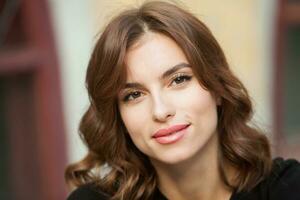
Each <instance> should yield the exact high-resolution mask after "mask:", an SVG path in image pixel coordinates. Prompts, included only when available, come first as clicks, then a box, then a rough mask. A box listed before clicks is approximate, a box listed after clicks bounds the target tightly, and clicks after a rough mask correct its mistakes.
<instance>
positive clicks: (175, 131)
mask: <svg viewBox="0 0 300 200" xmlns="http://www.w3.org/2000/svg"><path fill="white" fill-rule="evenodd" d="M189 126H190V124H182V125H175V126H171V127H169V128H166V129H160V130H158V131H157V132H155V134H154V135H153V136H152V138H154V139H155V140H156V142H158V143H160V144H172V143H175V142H177V141H179V140H180V139H181V138H182V137H183V136H184V134H185V133H186V131H185V130H186V129H187V128H188V127H189Z"/></svg>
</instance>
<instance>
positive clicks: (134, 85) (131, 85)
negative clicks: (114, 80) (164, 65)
mask: <svg viewBox="0 0 300 200" xmlns="http://www.w3.org/2000/svg"><path fill="white" fill-rule="evenodd" d="M186 67H191V65H190V64H188V63H184V62H182V63H179V64H177V65H175V66H173V67H171V68H170V69H168V70H167V71H165V72H164V73H163V74H162V75H161V77H160V79H165V78H167V77H168V76H170V75H172V74H173V73H175V72H177V71H178V70H180V69H182V68H186ZM127 88H143V86H142V85H141V84H140V83H126V84H125V86H124V88H123V89H127Z"/></svg>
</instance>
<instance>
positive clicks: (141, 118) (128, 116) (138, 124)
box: [120, 106, 149, 141]
mask: <svg viewBox="0 0 300 200" xmlns="http://www.w3.org/2000/svg"><path fill="white" fill-rule="evenodd" d="M145 113H146V112H145V108H144V107H143V106H137V107H126V108H121V109H120V114H121V117H122V120H123V122H124V125H125V127H126V129H127V131H128V133H129V135H130V137H131V139H132V140H133V141H135V140H137V139H138V138H140V137H141V136H142V131H143V132H144V131H145V125H146V124H148V123H149V122H148V123H147V121H148V120H147V116H146V115H145Z"/></svg>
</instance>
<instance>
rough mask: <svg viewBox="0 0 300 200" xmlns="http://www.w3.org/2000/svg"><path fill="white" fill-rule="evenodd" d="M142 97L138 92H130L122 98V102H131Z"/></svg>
mask: <svg viewBox="0 0 300 200" xmlns="http://www.w3.org/2000/svg"><path fill="white" fill-rule="evenodd" d="M141 95H142V93H141V92H139V91H134V92H130V93H129V94H127V95H126V96H125V97H124V98H123V101H124V102H127V101H132V100H134V99H136V98H139V97H140V96H141Z"/></svg>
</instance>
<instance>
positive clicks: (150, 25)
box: [65, 1, 272, 199]
mask: <svg viewBox="0 0 300 200" xmlns="http://www.w3.org/2000/svg"><path fill="white" fill-rule="evenodd" d="M147 32H155V33H160V34H164V35H166V36H168V37H170V38H171V39H173V40H174V41H175V42H176V43H177V44H178V45H179V46H180V47H181V49H182V50H183V52H184V53H185V55H186V57H187V59H188V61H189V63H190V65H191V67H192V69H193V71H194V73H195V76H196V77H197V79H198V80H199V83H200V84H201V85H202V86H203V87H205V88H207V89H208V90H209V91H210V92H211V93H212V94H214V95H216V96H217V97H219V98H220V99H221V105H220V106H218V108H217V109H218V127H217V128H218V133H219V157H218V165H219V171H220V174H221V178H222V180H223V181H224V183H225V184H226V185H227V186H228V187H230V188H231V189H234V190H237V191H242V190H243V191H247V190H250V189H251V188H253V187H254V186H256V185H257V184H258V183H259V182H260V181H261V180H263V179H264V177H266V176H267V175H268V174H269V173H270V168H271V165H272V161H271V155H270V147H269V143H268V140H267V138H266V136H265V135H264V134H263V133H262V132H261V131H259V130H258V129H256V128H254V127H252V126H250V125H249V121H250V120H251V118H252V112H253V110H252V105H251V101H250V97H249V95H248V93H247V90H246V89H245V87H244V86H243V84H242V83H241V82H240V80H239V79H238V78H237V77H236V76H235V75H234V74H233V73H232V71H231V70H230V69H229V65H228V63H227V61H226V58H225V55H224V53H223V51H222V49H221V47H220V46H219V44H218V42H217V41H216V39H215V38H214V36H213V35H212V33H211V31H210V30H209V29H208V28H207V27H206V25H205V24H204V23H203V22H201V21H200V20H199V19H197V18H196V17H195V16H194V15H192V14H191V13H189V12H188V11H186V10H184V9H182V8H180V7H178V6H177V5H175V4H172V3H166V2H159V1H152V2H147V3H144V4H143V5H141V6H140V7H139V8H134V9H130V10H126V11H123V12H122V13H120V14H119V15H118V16H116V17H115V18H113V19H112V20H111V21H110V22H109V23H108V25H107V26H106V27H105V29H104V31H103V32H102V34H101V35H100V37H99V39H98V41H97V43H96V45H95V47H94V50H93V53H92V55H91V58H90V61H89V64H88V68H87V74H86V87H87V90H88V94H89V97H90V106H89V108H88V110H87V111H86V113H85V114H84V116H83V117H82V120H81V123H80V137H81V139H82V140H83V141H84V143H85V145H86V146H87V147H88V154H87V155H86V157H85V158H84V159H83V160H81V161H80V162H78V163H75V164H72V165H69V166H68V167H67V169H66V172H65V179H66V182H67V183H68V185H70V186H73V187H78V186H80V185H83V184H87V183H91V182H93V183H96V185H97V186H98V187H99V188H100V189H101V190H102V191H105V192H107V193H108V194H110V195H111V196H112V197H111V199H152V198H153V193H154V191H155V189H156V188H157V186H158V185H157V184H158V183H157V176H156V172H155V170H154V168H153V166H152V165H151V163H150V161H149V160H148V158H147V156H146V155H144V154H143V153H142V152H140V151H139V150H138V149H137V148H136V147H135V145H134V144H133V142H132V141H131V139H130V137H129V136H128V134H126V133H127V131H126V128H125V126H124V124H123V122H122V119H121V116H120V113H119V110H118V106H117V94H118V92H119V91H120V89H121V88H122V86H123V84H124V83H125V81H126V69H125V67H124V57H125V54H126V51H127V50H128V48H130V47H131V46H132V45H133V44H135V43H137V42H138V41H139V40H140V39H141V38H142V36H143V35H145V34H147ZM225 164H226V165H227V164H229V165H231V166H232V167H234V168H235V169H236V171H237V174H236V176H235V179H234V180H228V178H227V176H226V174H225V169H224V168H225ZM106 165H108V166H109V167H110V170H109V171H108V172H107V173H106V174H105V175H103V174H102V176H101V175H100V174H99V173H96V172H97V171H96V170H97V169H100V170H101V169H102V168H103V166H106ZM102 170H103V169H102Z"/></svg>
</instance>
